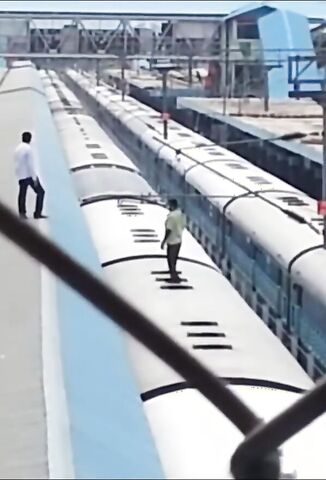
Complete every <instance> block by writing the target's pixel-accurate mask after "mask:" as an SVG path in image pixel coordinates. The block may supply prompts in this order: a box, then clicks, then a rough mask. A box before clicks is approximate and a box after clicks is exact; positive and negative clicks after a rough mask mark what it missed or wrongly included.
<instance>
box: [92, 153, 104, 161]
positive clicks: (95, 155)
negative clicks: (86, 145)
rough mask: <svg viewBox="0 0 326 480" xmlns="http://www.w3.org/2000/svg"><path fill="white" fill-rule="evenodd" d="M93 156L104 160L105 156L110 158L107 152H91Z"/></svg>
mask: <svg viewBox="0 0 326 480" xmlns="http://www.w3.org/2000/svg"><path fill="white" fill-rule="evenodd" d="M91 155H92V157H93V158H95V159H96V160H104V159H105V158H108V157H107V156H106V155H105V153H91Z"/></svg>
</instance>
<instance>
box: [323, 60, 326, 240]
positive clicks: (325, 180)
mask: <svg viewBox="0 0 326 480" xmlns="http://www.w3.org/2000/svg"><path fill="white" fill-rule="evenodd" d="M322 108H323V171H322V201H323V202H324V203H326V67H325V68H324V81H323V95H322ZM323 240H324V242H323V243H324V249H326V215H325V214H324V230H323Z"/></svg>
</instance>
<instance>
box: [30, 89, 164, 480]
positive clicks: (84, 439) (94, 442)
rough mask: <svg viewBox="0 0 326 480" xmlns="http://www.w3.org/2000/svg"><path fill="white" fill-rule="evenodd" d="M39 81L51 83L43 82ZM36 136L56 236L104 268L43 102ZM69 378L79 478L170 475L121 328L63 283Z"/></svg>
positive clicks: (62, 322)
mask: <svg viewBox="0 0 326 480" xmlns="http://www.w3.org/2000/svg"><path fill="white" fill-rule="evenodd" d="M39 88H40V89H41V90H43V88H42V85H41V82H40V86H39ZM35 109H37V118H38V122H37V125H36V128H35V131H36V136H35V141H36V144H37V148H38V154H39V158H40V168H41V176H42V180H43V183H44V186H45V188H46V195H47V196H46V201H47V212H48V214H49V227H50V234H51V237H52V239H53V240H54V241H55V242H56V243H57V244H59V245H60V246H61V247H62V248H64V249H65V251H66V252H68V253H69V254H70V255H71V256H72V257H74V258H75V259H77V260H78V261H79V262H81V263H82V264H83V265H85V266H86V267H88V268H89V269H90V270H91V271H93V272H94V273H95V274H98V275H101V268H100V264H99V261H98V258H97V255H96V252H95V250H94V247H93V244H92V241H91V239H90V235H89V232H88V230H87V227H86V223H85V221H84V218H83V216H82V212H81V209H80V207H79V205H78V202H77V199H76V196H75V193H74V191H73V186H72V181H71V177H70V175H69V173H68V170H67V166H66V164H65V160H64V154H63V151H62V150H61V147H60V142H59V139H58V136H57V132H56V130H55V127H54V124H53V120H52V117H51V114H50V111H49V107H48V105H47V104H46V102H45V99H44V97H42V96H41V95H40V96H39V99H38V101H37V102H35ZM57 302H58V311H59V316H60V318H59V322H60V323H59V328H60V337H61V350H62V364H63V370H64V382H65V388H66V396H67V403H68V412H69V417H70V425H71V431H70V434H71V443H72V450H73V452H72V454H73V461H74V468H75V475H76V478H81V479H82V478H163V474H162V470H161V466H160V463H159V460H158V457H157V453H156V450H155V448H154V445H153V442H152V438H151V435H150V431H149V428H148V425H147V422H146V419H145V415H144V411H143V407H142V402H141V400H140V398H139V393H138V392H137V389H136V387H135V384H134V379H133V376H132V374H131V370H130V366H129V362H128V359H127V355H126V352H125V349H124V345H123V340H122V335H121V331H120V330H119V329H118V328H117V327H116V326H115V325H114V324H113V323H112V321H110V320H109V319H107V318H106V317H105V316H104V315H102V314H100V313H99V312H98V311H97V310H96V309H95V308H93V307H92V306H91V305H90V304H89V303H88V302H87V301H85V300H84V299H83V298H81V297H80V296H79V295H78V294H76V293H75V292H74V291H72V290H71V289H70V288H68V287H66V286H65V285H64V284H63V283H62V282H60V281H58V282H57Z"/></svg>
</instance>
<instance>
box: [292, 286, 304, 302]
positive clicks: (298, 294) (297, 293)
mask: <svg viewBox="0 0 326 480" xmlns="http://www.w3.org/2000/svg"><path fill="white" fill-rule="evenodd" d="M293 290H294V292H295V294H294V301H295V303H296V305H298V306H299V307H302V297H303V290H302V287H301V285H298V284H297V283H295V284H294V285H293Z"/></svg>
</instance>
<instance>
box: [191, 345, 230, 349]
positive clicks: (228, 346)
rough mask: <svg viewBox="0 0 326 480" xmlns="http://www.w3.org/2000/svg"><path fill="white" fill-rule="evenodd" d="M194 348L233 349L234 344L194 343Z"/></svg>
mask: <svg viewBox="0 0 326 480" xmlns="http://www.w3.org/2000/svg"><path fill="white" fill-rule="evenodd" d="M192 348H193V349H194V350H232V345H214V344H211V345H193V346H192Z"/></svg>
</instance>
